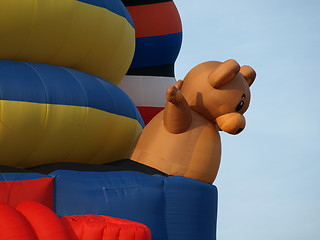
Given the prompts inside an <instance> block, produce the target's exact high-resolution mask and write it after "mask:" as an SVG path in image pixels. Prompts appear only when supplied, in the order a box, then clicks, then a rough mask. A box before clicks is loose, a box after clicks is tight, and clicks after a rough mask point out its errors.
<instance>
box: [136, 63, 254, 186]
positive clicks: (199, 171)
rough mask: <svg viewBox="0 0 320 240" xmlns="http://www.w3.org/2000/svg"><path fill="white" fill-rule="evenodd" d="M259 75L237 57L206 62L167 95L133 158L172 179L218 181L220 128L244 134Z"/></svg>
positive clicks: (137, 145)
mask: <svg viewBox="0 0 320 240" xmlns="http://www.w3.org/2000/svg"><path fill="white" fill-rule="evenodd" d="M255 77H256V73H255V71H254V70H253V69H252V68H251V67H250V66H246V65H245V66H242V67H240V65H239V64H238V63H237V62H236V61H235V60H233V59H230V60H227V61H225V62H218V61H209V62H204V63H201V64H199V65H197V66H196V67H194V68H193V69H191V70H190V71H189V73H188V74H187V75H186V77H185V78H184V79H183V81H182V80H180V81H178V82H177V83H176V84H175V85H174V86H171V87H169V88H168V90H167V92H166V99H167V101H166V106H165V108H164V110H163V111H162V112H160V113H159V114H158V115H157V116H156V117H155V118H154V119H153V120H152V121H151V122H150V123H149V124H148V125H147V126H146V127H145V129H144V130H143V131H142V134H141V136H140V138H139V140H138V142H137V144H136V147H135V148H134V150H133V152H132V155H131V159H132V160H134V161H137V162H139V163H142V164H145V165H147V166H150V167H153V168H155V169H158V170H160V171H162V172H164V173H166V174H169V175H177V176H185V177H190V178H194V179H196V180H199V181H202V182H206V183H213V181H214V180H215V178H216V175H217V172H218V169H219V165H220V158H221V141H220V135H219V130H222V131H224V132H227V133H230V134H238V133H240V132H241V131H242V130H243V129H244V128H245V118H244V116H243V114H244V112H245V111H246V110H247V109H248V106H249V103H250V89H249V87H250V86H251V84H252V83H253V81H254V79H255Z"/></svg>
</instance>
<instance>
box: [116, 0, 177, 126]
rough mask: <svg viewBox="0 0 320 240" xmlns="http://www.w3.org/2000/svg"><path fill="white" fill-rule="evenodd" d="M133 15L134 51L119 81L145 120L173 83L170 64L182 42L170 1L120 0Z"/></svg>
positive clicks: (173, 7) (154, 113) (174, 8)
mask: <svg viewBox="0 0 320 240" xmlns="http://www.w3.org/2000/svg"><path fill="white" fill-rule="evenodd" d="M122 2H123V3H124V4H125V5H126V7H127V9H128V11H129V13H130V14H131V17H132V18H133V21H134V25H135V29H136V50H135V54H134V58H133V61H132V64H131V66H130V69H129V71H128V72H127V75H126V76H125V78H124V79H123V81H122V82H121V83H120V85H119V87H120V88H122V89H123V90H124V91H125V92H126V93H127V94H128V95H129V96H130V97H131V98H132V99H133V101H134V102H135V104H136V105H137V106H138V109H139V110H140V112H141V114H142V117H143V119H144V121H145V123H148V122H149V121H150V120H151V119H152V118H153V117H154V116H155V115H156V114H157V113H158V112H159V111H161V110H162V109H163V106H164V104H165V92H166V89H167V88H168V87H169V86H170V85H173V84H174V83H175V81H176V80H175V77H174V63H175V60H176V58H177V56H178V53H179V51H180V47H181V42H182V26H181V20H180V16H179V13H178V11H177V8H176V6H175V4H174V2H173V1H163V0H162V1H161V0H122Z"/></svg>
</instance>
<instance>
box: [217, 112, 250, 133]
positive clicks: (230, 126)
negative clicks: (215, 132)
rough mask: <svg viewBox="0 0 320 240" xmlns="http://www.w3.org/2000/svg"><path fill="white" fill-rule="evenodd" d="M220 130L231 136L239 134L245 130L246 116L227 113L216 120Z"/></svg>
mask: <svg viewBox="0 0 320 240" xmlns="http://www.w3.org/2000/svg"><path fill="white" fill-rule="evenodd" d="M216 123H217V124H218V126H219V128H220V129H221V130H222V131H224V132H227V133H230V134H239V133H240V132H242V130H243V129H244V128H245V125H246V120H245V118H244V116H243V115H242V114H240V113H237V112H232V113H227V114H224V115H221V116H219V117H217V118H216Z"/></svg>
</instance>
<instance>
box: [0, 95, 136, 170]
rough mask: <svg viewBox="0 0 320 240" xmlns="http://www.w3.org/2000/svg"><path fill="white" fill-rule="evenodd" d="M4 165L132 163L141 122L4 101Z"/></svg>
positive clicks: (0, 159) (0, 135)
mask: <svg viewBox="0 0 320 240" xmlns="http://www.w3.org/2000/svg"><path fill="white" fill-rule="evenodd" d="M0 104H1V105H0V107H1V116H0V117H1V122H0V164H2V165H10V166H14V167H23V168H26V167H32V166H36V165H41V164H46V163H54V162H83V163H93V164H100V163H107V162H111V161H115V160H119V159H122V158H128V156H129V153H130V151H131V150H132V147H133V145H134V144H135V142H136V139H137V137H138V136H139V134H140V132H141V130H142V128H141V125H140V124H139V123H138V121H137V120H135V119H132V118H128V117H124V116H120V115H116V114H112V113H108V112H105V111H101V110H98V109H94V108H89V107H79V106H70V105H69V106H68V105H54V104H39V103H31V102H19V101H6V100H1V101H0Z"/></svg>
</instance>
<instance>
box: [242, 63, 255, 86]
mask: <svg viewBox="0 0 320 240" xmlns="http://www.w3.org/2000/svg"><path fill="white" fill-rule="evenodd" d="M240 73H241V74H242V76H243V77H244V79H245V80H246V81H247V83H248V84H249V87H250V86H251V85H252V83H253V82H254V80H255V79H256V75H257V74H256V72H255V71H254V70H253V68H252V67H250V66H247V65H245V66H242V67H241V68H240Z"/></svg>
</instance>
